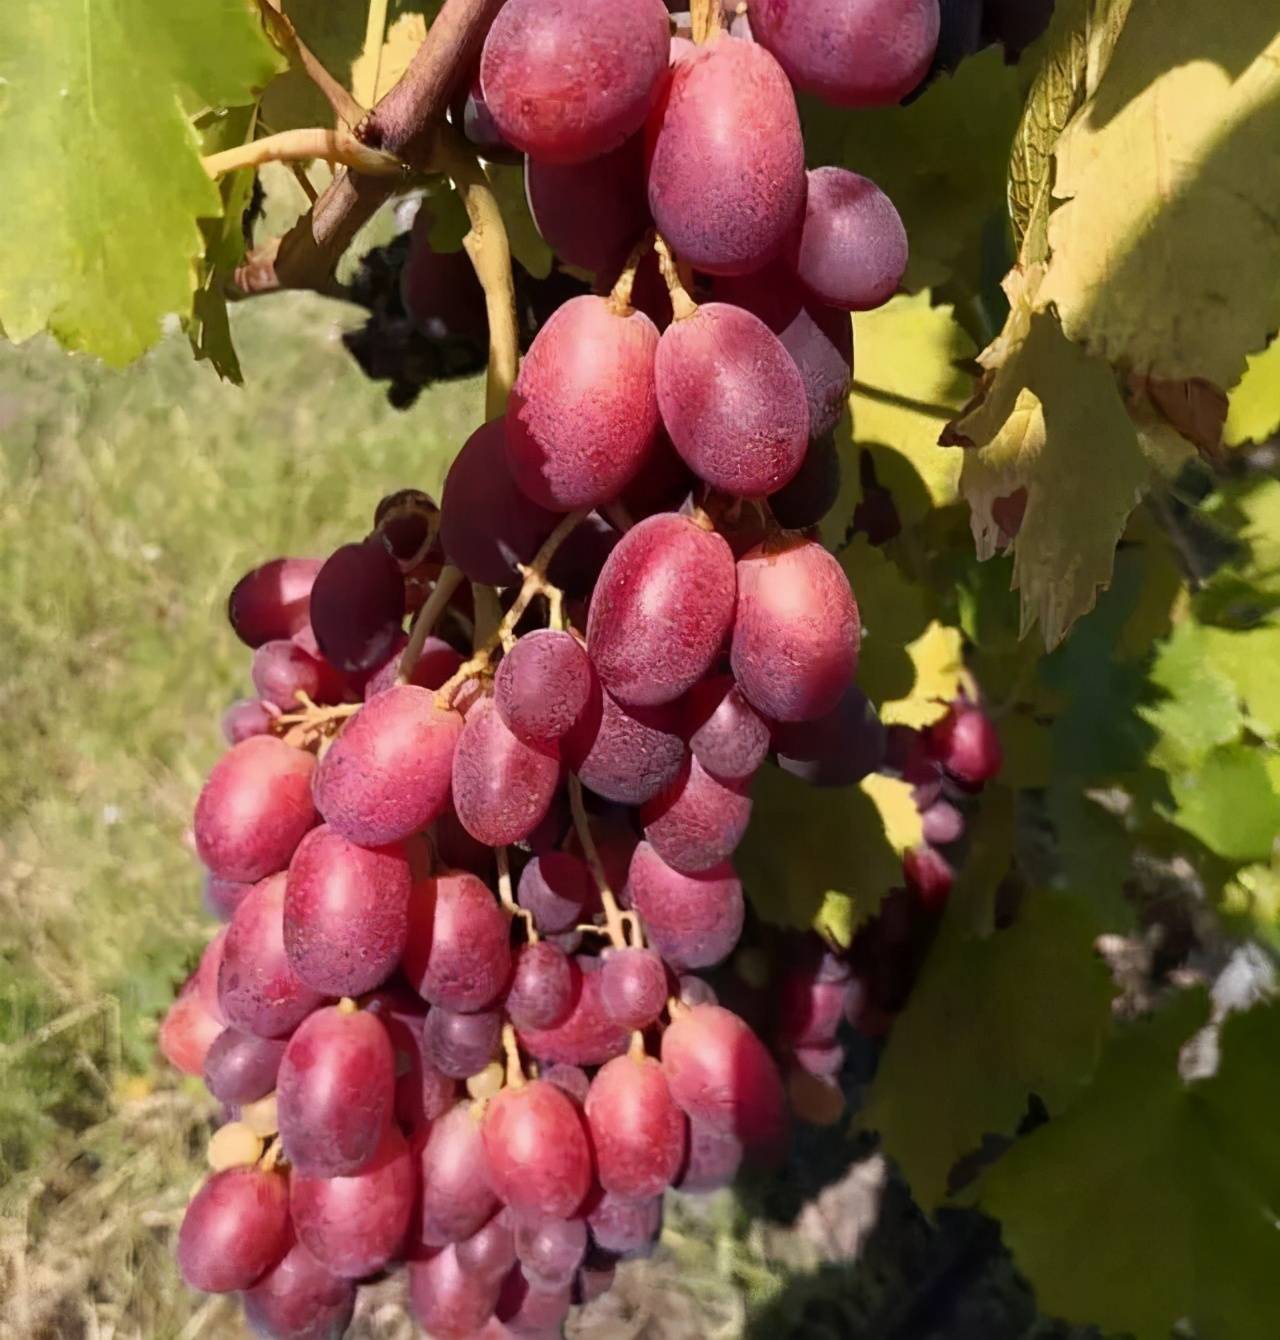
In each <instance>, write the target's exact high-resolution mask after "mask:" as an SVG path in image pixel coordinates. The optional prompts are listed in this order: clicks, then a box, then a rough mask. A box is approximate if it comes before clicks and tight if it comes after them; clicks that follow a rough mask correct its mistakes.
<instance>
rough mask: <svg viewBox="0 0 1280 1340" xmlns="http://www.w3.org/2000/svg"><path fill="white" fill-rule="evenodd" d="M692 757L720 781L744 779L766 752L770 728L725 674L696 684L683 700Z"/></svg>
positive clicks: (749, 776) (756, 766) (753, 772)
mask: <svg viewBox="0 0 1280 1340" xmlns="http://www.w3.org/2000/svg"><path fill="white" fill-rule="evenodd" d="M684 727H685V731H686V733H687V735H688V737H689V748H690V750H691V751H692V753H693V757H694V758H695V759H696V760H697V761H698V762H699V763H700V764H701V765H702V767H703V768H704V769H706V771H707V772H709V773H710V774H711V775H712V776H713V777H719V778H720V779H721V780H722V781H729V782H732V781H740V782H741V781H747V780H748V779H750V778H751V777H753V776H754V775H755V773H756V771H757V770H758V769H759V767H760V765H761V764H762V763H763V762H764V760H765V757H766V756H767V755H768V753H769V727H768V725H767V724H766V723H765V722H764V721H763V720H761V718H760V716H759V715H758V714H757V712H756V710H755V708H753V707H752V706H751V704H750V703H749V702H747V700H746V698H744V697H743V695H742V690H741V689H740V688H738V686H737V685H736V684H735V683H734V682H733V680H732V678H731V677H730V676H728V675H714V676H712V677H710V678H708V679H704V680H703V681H702V682H701V683H699V684H695V685H694V686H693V688H692V689H691V690H690V691H689V695H688V697H687V698H685V701H684Z"/></svg>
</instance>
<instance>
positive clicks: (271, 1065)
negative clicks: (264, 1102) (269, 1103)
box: [204, 1028, 285, 1107]
mask: <svg viewBox="0 0 1280 1340" xmlns="http://www.w3.org/2000/svg"><path fill="white" fill-rule="evenodd" d="M284 1048H285V1044H284V1040H283V1039H282V1038H260V1037H257V1036H255V1035H254V1034H253V1033H245V1032H242V1031H241V1030H240V1029H238V1028H227V1029H224V1030H223V1031H222V1033H220V1034H219V1035H218V1037H217V1038H215V1039H214V1043H213V1046H211V1047H210V1048H209V1051H208V1053H207V1055H206V1056H205V1058H204V1082H205V1086H206V1088H208V1090H209V1092H210V1093H211V1094H213V1096H214V1097H215V1098H216V1099H217V1100H218V1101H219V1102H220V1103H228V1104H230V1105H232V1106H234V1107H238V1106H240V1105H241V1104H242V1103H256V1102H257V1101H258V1099H259V1098H265V1097H266V1096H267V1094H269V1093H270V1092H271V1091H272V1089H274V1088H275V1087H276V1073H277V1071H279V1069H280V1058H281V1057H282V1056H283V1055H284Z"/></svg>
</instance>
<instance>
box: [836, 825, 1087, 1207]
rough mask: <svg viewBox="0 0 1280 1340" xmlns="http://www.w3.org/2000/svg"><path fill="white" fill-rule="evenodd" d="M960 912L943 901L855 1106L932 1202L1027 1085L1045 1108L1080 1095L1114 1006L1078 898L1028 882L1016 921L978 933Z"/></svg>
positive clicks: (1009, 1126)
mask: <svg viewBox="0 0 1280 1340" xmlns="http://www.w3.org/2000/svg"><path fill="white" fill-rule="evenodd" d="M1007 854H1008V849H1007V848H1006V858H1007ZM1001 873H1003V871H1002V872H1001ZM992 887H993V888H994V885H993V886H992ZM958 920H959V919H958V917H953V915H952V911H951V908H950V907H949V908H948V911H947V919H946V921H945V922H944V924H943V928H942V931H941V932H940V934H939V937H938V939H937V941H936V942H935V944H934V946H933V949H932V950H931V951H930V953H929V957H928V958H927V959H926V960H925V965H924V969H923V971H922V972H921V974H920V978H919V980H918V981H917V982H916V984H915V987H914V988H913V990H912V993H911V999H910V1001H909V1002H908V1004H907V1008H906V1010H905V1011H904V1012H903V1014H902V1015H901V1017H900V1018H899V1019H898V1020H896V1021H895V1023H894V1026H893V1031H892V1032H891V1033H890V1035H889V1042H888V1046H887V1047H886V1049H885V1053H884V1056H883V1057H882V1058H881V1061H880V1067H879V1070H878V1071H877V1073H876V1078H875V1083H874V1085H873V1087H872V1090H871V1096H870V1100H869V1102H868V1104H867V1106H866V1108H865V1109H864V1110H863V1113H862V1116H861V1122H862V1124H863V1125H864V1126H866V1127H868V1128H869V1129H872V1130H876V1131H879V1132H880V1136H881V1139H882V1141H883V1143H884V1148H885V1151H886V1152H887V1153H888V1154H889V1155H890V1156H891V1157H892V1158H893V1159H894V1160H895V1161H896V1162H897V1163H898V1165H899V1167H901V1169H902V1171H903V1173H904V1174H905V1176H906V1178H907V1181H908V1182H909V1183H910V1186H911V1191H912V1194H913V1195H914V1196H915V1198H916V1200H918V1201H919V1202H920V1204H921V1205H923V1206H925V1207H926V1208H927V1209H933V1208H934V1207H935V1206H936V1205H938V1204H940V1203H941V1202H942V1201H943V1200H944V1199H945V1197H946V1194H947V1185H948V1174H949V1173H950V1170H951V1168H952V1165H953V1164H954V1163H955V1162H956V1160H957V1159H959V1158H960V1157H961V1156H963V1155H965V1154H968V1153H971V1152H973V1151H974V1150H976V1149H977V1148H978V1147H979V1146H980V1145H981V1144H982V1141H983V1139H984V1137H985V1136H988V1135H1012V1134H1013V1133H1014V1131H1015V1130H1016V1129H1017V1126H1018V1123H1019V1121H1020V1120H1021V1119H1022V1117H1023V1115H1024V1114H1025V1112H1026V1108H1027V1099H1028V1096H1029V1095H1030V1094H1032V1093H1034V1094H1037V1095H1038V1096H1039V1097H1040V1099H1041V1100H1042V1101H1043V1102H1044V1103H1045V1104H1046V1106H1047V1107H1048V1108H1049V1110H1050V1112H1051V1113H1057V1112H1059V1111H1061V1110H1062V1109H1063V1108H1064V1107H1065V1106H1066V1105H1067V1103H1068V1102H1069V1101H1070V1100H1071V1099H1072V1098H1074V1097H1075V1096H1076V1094H1077V1093H1078V1092H1079V1090H1080V1089H1081V1088H1082V1087H1083V1085H1084V1084H1085V1083H1086V1082H1087V1081H1088V1079H1089V1077H1090V1075H1091V1074H1092V1072H1093V1068H1094V1066H1095V1064H1096V1063H1097V1058H1098V1054H1099V1051H1100V1049H1101V1046H1102V1041H1103V1038H1104V1036H1105V1034H1106V1031H1107V1026H1108V1022H1109V1017H1110V998H1111V992H1112V988H1111V984H1110V981H1109V977H1108V973H1107V970H1106V968H1105V967H1104V965H1103V964H1102V963H1101V962H1100V961H1099V960H1098V958H1097V957H1096V956H1095V955H1094V954H1093V952H1092V943H1093V939H1094V936H1095V935H1096V933H1097V929H1096V926H1095V924H1094V922H1093V920H1092V916H1091V913H1090V911H1089V909H1088V907H1087V905H1086V904H1084V903H1083V902H1081V901H1080V900H1079V899H1076V898H1073V897H1071V896H1069V895H1066V894H1061V893H1049V892H1036V893H1031V894H1029V895H1028V896H1027V899H1026V902H1025V904H1024V906H1023V908H1022V911H1021V913H1020V914H1019V917H1018V920H1017V921H1016V922H1015V923H1014V924H1013V925H1012V926H1010V927H1009V928H1008V929H1007V930H1001V931H996V932H994V933H992V934H989V935H986V936H985V937H983V936H977V935H973V934H971V933H970V932H969V930H968V928H967V927H965V926H964V925H962V924H958Z"/></svg>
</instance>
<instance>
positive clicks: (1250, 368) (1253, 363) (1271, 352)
mask: <svg viewBox="0 0 1280 1340" xmlns="http://www.w3.org/2000/svg"><path fill="white" fill-rule="evenodd" d="M1277 429H1280V339H1275V338H1273V339H1272V341H1271V343H1270V344H1269V345H1267V347H1266V348H1265V349H1264V350H1263V351H1262V352H1261V353H1258V354H1251V355H1250V356H1249V358H1248V360H1247V365H1246V367H1245V373H1244V376H1243V377H1241V378H1240V380H1239V381H1238V382H1237V383H1236V385H1235V387H1234V388H1233V389H1232V391H1231V393H1230V395H1229V396H1228V397H1227V422H1226V425H1225V427H1224V428H1223V430H1222V438H1223V441H1224V442H1226V444H1227V445H1228V446H1231V447H1238V446H1242V445H1243V444H1244V443H1246V442H1265V441H1266V440H1267V439H1268V438H1269V437H1271V436H1272V434H1273V433H1275V432H1276V430H1277Z"/></svg>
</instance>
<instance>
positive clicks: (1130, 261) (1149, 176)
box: [1040, 0, 1280, 387]
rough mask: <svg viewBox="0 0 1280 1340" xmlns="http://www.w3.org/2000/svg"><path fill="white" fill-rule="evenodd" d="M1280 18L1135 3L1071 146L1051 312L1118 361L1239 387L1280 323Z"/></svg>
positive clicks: (1195, 2)
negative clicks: (1277, 166)
mask: <svg viewBox="0 0 1280 1340" xmlns="http://www.w3.org/2000/svg"><path fill="white" fill-rule="evenodd" d="M1278 142H1280V33H1278V32H1277V25H1276V19H1275V11H1274V7H1273V6H1269V5H1259V4H1258V3H1257V0H1223V3H1222V4H1220V5H1218V6H1216V7H1215V9H1214V11H1213V19H1212V22H1211V23H1210V22H1206V14H1205V8H1204V5H1203V3H1202V0H1133V3H1132V4H1131V5H1130V6H1129V12H1128V15H1127V17H1126V19H1125V24H1124V29H1123V31H1122V32H1121V33H1120V36H1119V39H1118V40H1117V42H1116V45H1115V49H1114V51H1113V52H1112V55H1111V59H1110V62H1109V64H1108V65H1107V68H1106V71H1105V73H1104V74H1103V76H1102V79H1101V80H1100V82H1099V84H1098V87H1097V90H1096V92H1095V93H1094V94H1093V96H1092V97H1091V98H1090V99H1089V101H1088V102H1087V103H1086V104H1085V105H1084V107H1082V108H1081V110H1080V111H1079V112H1078V113H1077V114H1076V116H1075V117H1074V119H1073V120H1072V121H1071V123H1070V125H1069V126H1068V127H1067V128H1066V130H1065V131H1064V132H1063V134H1062V136H1061V137H1060V139H1059V140H1058V146H1057V150H1056V153H1055V162H1056V176H1055V182H1054V191H1055V194H1056V195H1057V196H1059V197H1060V198H1065V200H1066V203H1065V204H1063V205H1061V206H1060V207H1059V208H1058V209H1057V210H1055V211H1054V213H1053V214H1052V216H1051V217H1050V219H1049V245H1050V248H1051V258H1050V261H1049V266H1048V271H1047V273H1046V275H1045V280H1044V285H1043V287H1042V289H1041V291H1040V302H1041V303H1042V304H1043V305H1048V304H1052V305H1053V306H1054V308H1055V310H1056V311H1057V313H1058V315H1059V317H1060V319H1061V321H1062V325H1063V329H1064V330H1065V332H1066V334H1067V336H1068V337H1069V338H1070V339H1072V340H1074V341H1077V342H1079V343H1081V344H1083V345H1084V346H1085V347H1086V348H1087V349H1088V351H1089V352H1090V353H1091V354H1093V355H1095V356H1097V357H1099V358H1101V359H1103V360H1105V361H1106V362H1107V363H1109V364H1112V365H1114V366H1116V367H1119V368H1122V369H1124V370H1125V371H1126V372H1131V373H1135V374H1138V375H1139V376H1150V377H1156V378H1159V379H1161V380H1166V381H1181V380H1184V379H1191V378H1203V379H1205V380H1207V381H1208V382H1210V383H1212V384H1213V385H1214V386H1217V387H1225V386H1232V385H1234V384H1235V383H1236V382H1237V381H1239V379H1240V377H1241V375H1242V373H1243V372H1244V368H1245V356H1246V355H1247V354H1249V353H1251V352H1253V351H1254V350H1258V349H1261V348H1262V347H1263V345H1264V344H1265V343H1266V341H1267V338H1268V336H1269V335H1270V334H1271V333H1272V332H1274V331H1275V329H1276V325H1277V323H1278V322H1280V285H1277V283H1276V282H1275V277H1276V275H1277V274H1280V173H1276V172H1272V171H1260V170H1259V165H1260V164H1262V163H1268V162H1270V161H1271V160H1272V159H1273V157H1274V153H1275V146H1276V144H1277V143H1278Z"/></svg>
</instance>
